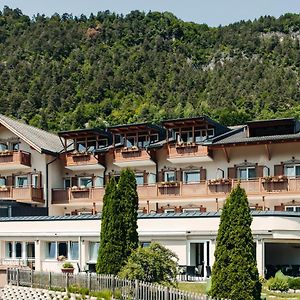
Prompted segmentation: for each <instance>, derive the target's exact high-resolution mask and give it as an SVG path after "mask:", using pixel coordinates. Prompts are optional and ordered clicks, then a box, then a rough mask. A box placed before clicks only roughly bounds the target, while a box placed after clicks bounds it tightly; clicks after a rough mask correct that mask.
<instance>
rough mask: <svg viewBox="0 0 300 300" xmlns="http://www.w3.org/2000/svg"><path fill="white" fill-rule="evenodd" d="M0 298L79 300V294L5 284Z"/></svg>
mask: <svg viewBox="0 0 300 300" xmlns="http://www.w3.org/2000/svg"><path fill="white" fill-rule="evenodd" d="M0 299H1V300H29V299H30V300H59V299H62V300H67V299H70V300H79V299H83V298H82V296H81V295H75V294H69V293H66V292H56V291H48V290H44V289H34V288H27V287H20V286H11V285H7V286H5V287H4V288H3V289H2V290H1V291H0ZM85 299H90V300H97V298H96V297H89V296H87V297H86V298H85Z"/></svg>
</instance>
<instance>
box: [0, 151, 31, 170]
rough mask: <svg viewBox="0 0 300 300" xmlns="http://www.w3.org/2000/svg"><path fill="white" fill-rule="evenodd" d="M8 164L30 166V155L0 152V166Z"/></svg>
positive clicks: (19, 152) (26, 153)
mask: <svg viewBox="0 0 300 300" xmlns="http://www.w3.org/2000/svg"><path fill="white" fill-rule="evenodd" d="M8 164H13V165H24V166H27V167H30V166H31V154H30V153H29V152H26V151H23V150H18V151H1V152H0V166H2V165H3V166H5V165H8Z"/></svg>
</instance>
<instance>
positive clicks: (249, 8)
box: [0, 0, 300, 26]
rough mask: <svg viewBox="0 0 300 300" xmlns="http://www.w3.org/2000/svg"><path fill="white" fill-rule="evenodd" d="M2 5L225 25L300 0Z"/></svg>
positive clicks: (297, 8) (298, 7)
mask: <svg viewBox="0 0 300 300" xmlns="http://www.w3.org/2000/svg"><path fill="white" fill-rule="evenodd" d="M4 5H7V6H9V7H12V8H17V7H18V8H20V9H21V10H22V11H23V13H24V14H27V15H29V16H33V15H35V14H37V13H40V14H45V15H52V14H53V13H55V12H57V13H59V14H63V13H65V12H67V13H72V14H73V15H80V14H85V15H87V16H88V15H89V14H90V13H91V12H93V13H96V12H98V11H102V10H110V11H114V12H116V13H123V14H127V13H128V12H130V11H131V10H142V11H145V12H148V11H149V10H151V11H170V12H172V13H173V14H174V15H176V16H177V17H178V18H180V19H182V20H184V21H193V22H196V23H206V24H208V25H210V26H218V25H220V24H222V25H226V24H229V23H233V22H236V21H240V20H242V19H243V20H248V19H254V18H258V17H260V16H262V15H273V16H276V17H278V16H280V15H282V14H284V13H287V12H293V13H300V0H119V1H116V0H98V1H97V0H85V1H78V0H0V8H1V9H2V8H3V6H4Z"/></svg>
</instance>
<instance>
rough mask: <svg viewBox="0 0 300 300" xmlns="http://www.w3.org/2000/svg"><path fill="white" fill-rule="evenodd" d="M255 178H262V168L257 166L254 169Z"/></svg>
mask: <svg viewBox="0 0 300 300" xmlns="http://www.w3.org/2000/svg"><path fill="white" fill-rule="evenodd" d="M255 172H256V177H263V176H264V166H258V165H256V167H255Z"/></svg>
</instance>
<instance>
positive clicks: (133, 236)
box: [118, 169, 139, 260]
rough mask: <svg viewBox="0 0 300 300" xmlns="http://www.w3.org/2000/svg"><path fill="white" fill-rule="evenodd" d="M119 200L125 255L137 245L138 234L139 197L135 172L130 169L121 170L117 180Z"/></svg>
mask: <svg viewBox="0 0 300 300" xmlns="http://www.w3.org/2000/svg"><path fill="white" fill-rule="evenodd" d="M118 190H119V196H120V202H121V203H122V206H123V209H124V211H123V215H122V217H123V229H124V232H125V235H124V237H123V242H124V247H125V250H124V252H125V257H124V259H125V260H126V259H127V257H128V256H129V255H130V254H131V251H132V250H134V249H136V248H137V247H138V243H139V236H138V232H137V227H138V226H137V210H138V207H139V203H138V202H139V198H138V194H137V190H136V179H135V174H134V172H133V171H132V170H129V169H125V170H122V172H121V175H120V179H119V182H118Z"/></svg>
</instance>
